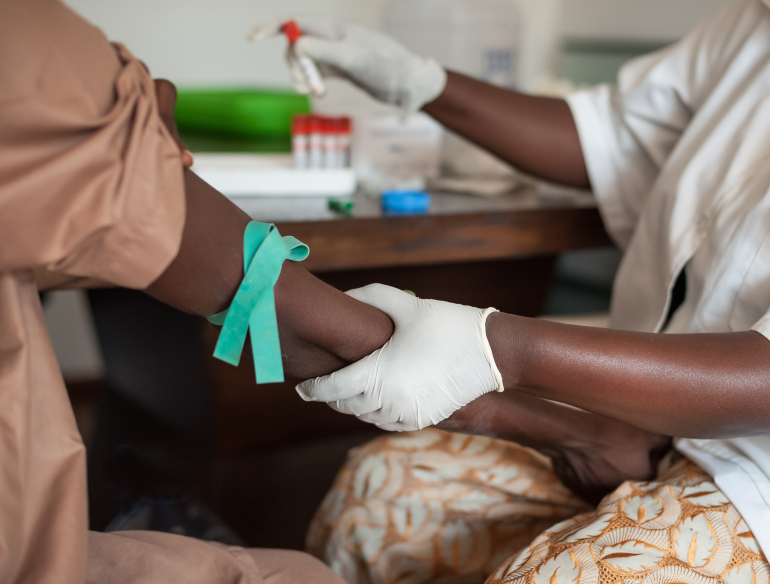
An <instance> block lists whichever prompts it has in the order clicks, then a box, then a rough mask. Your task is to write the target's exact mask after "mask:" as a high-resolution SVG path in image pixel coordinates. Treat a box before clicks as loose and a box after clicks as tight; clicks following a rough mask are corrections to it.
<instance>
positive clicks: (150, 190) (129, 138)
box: [0, 0, 185, 288]
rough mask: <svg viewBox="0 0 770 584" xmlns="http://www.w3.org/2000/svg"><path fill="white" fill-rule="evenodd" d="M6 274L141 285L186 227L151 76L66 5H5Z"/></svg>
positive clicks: (0, 69) (1, 264)
mask: <svg viewBox="0 0 770 584" xmlns="http://www.w3.org/2000/svg"><path fill="white" fill-rule="evenodd" d="M0 128H1V130H0V271H9V270H20V269H28V268H31V267H38V266H47V267H48V268H49V269H52V270H56V271H61V272H66V273H69V274H73V275H79V276H87V277H93V278H98V279H102V280H106V281H109V282H112V283H115V284H118V285H121V286H127V287H134V288H143V287H146V286H147V285H149V284H150V283H152V281H153V280H155V279H156V278H157V277H158V276H159V275H160V274H161V273H162V272H163V270H164V269H165V268H166V267H167V266H168V264H169V263H170V262H171V261H172V260H173V258H174V257H175V255H176V253H177V251H178V248H179V245H180V241H181V234H182V229H183V226H184V218H185V207H184V182H183V170H182V164H181V157H180V153H179V149H178V147H177V146H176V144H175V142H174V140H173V139H172V137H171V136H170V134H169V132H168V131H167V129H166V127H165V126H164V125H163V122H162V121H161V119H160V117H159V114H158V105H157V102H156V98H155V91H154V85H153V81H152V78H151V77H150V75H149V73H148V72H147V70H146V69H145V67H144V66H143V65H142V63H140V62H139V61H137V60H136V59H135V58H134V57H133V56H132V55H131V54H130V53H129V52H128V51H127V50H126V49H125V48H124V47H122V46H121V45H111V44H110V43H108V42H107V39H106V38H105V37H104V35H103V34H102V33H101V32H100V31H99V30H98V29H96V28H94V27H92V26H91V25H89V24H88V23H86V22H85V21H84V20H82V19H81V18H80V17H78V16H77V15H75V14H74V13H73V12H71V11H70V10H69V9H68V8H66V7H65V6H64V5H62V4H61V3H60V2H58V0H8V1H5V2H0Z"/></svg>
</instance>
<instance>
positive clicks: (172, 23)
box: [65, 0, 728, 87]
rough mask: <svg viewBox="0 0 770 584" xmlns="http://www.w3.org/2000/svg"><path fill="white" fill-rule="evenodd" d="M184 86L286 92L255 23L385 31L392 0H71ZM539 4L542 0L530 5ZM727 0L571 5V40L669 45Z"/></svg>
mask: <svg viewBox="0 0 770 584" xmlns="http://www.w3.org/2000/svg"><path fill="white" fill-rule="evenodd" d="M65 1H66V2H67V4H69V5H70V6H71V7H72V8H73V9H75V10H76V11H77V12H79V13H80V14H81V15H83V16H84V17H85V18H87V19H88V20H90V21H91V22H93V23H94V24H96V25H98V26H99V27H101V28H102V29H103V30H104V31H105V32H106V33H107V35H108V36H109V37H110V39H112V40H115V41H120V42H123V43H125V44H126V45H127V46H128V47H129V48H130V49H131V50H132V51H133V53H134V54H135V55H137V56H138V57H139V58H141V59H143V60H145V62H146V63H147V65H148V66H149V67H150V70H151V71H152V73H153V75H154V76H156V77H167V78H169V79H171V80H172V81H174V82H175V83H177V84H180V85H202V84H216V85H228V84H235V85H264V86H274V87H288V86H289V79H288V76H287V74H286V67H285V66H284V64H283V59H282V53H283V50H284V41H283V40H279V39H277V40H274V41H269V42H262V43H249V42H247V41H246V35H247V33H248V31H249V29H250V27H251V25H252V24H254V23H256V22H261V21H263V20H271V19H283V18H286V17H287V16H290V15H309V14H313V15H324V16H329V17H335V18H344V19H347V20H352V21H356V22H359V23H361V24H365V25H368V26H371V27H375V28H379V27H380V25H381V22H382V12H383V7H384V5H385V3H386V2H387V0H130V1H128V2H127V1H125V0H65ZM525 1H528V2H533V3H537V2H538V0H525ZM727 1H728V0H565V1H564V3H563V4H564V9H563V31H564V34H565V36H566V37H567V38H569V39H589V40H606V39H612V40H618V39H620V40H632V41H653V42H658V41H663V42H666V41H670V40H674V39H677V38H679V37H681V36H682V35H683V34H685V33H686V32H687V31H688V30H689V29H690V28H692V27H693V26H694V25H695V24H696V23H697V22H698V21H699V20H700V19H701V18H703V17H704V16H705V15H708V14H710V13H712V12H713V11H714V10H715V9H716V8H717V7H719V6H721V5H723V4H725V3H726V2H727Z"/></svg>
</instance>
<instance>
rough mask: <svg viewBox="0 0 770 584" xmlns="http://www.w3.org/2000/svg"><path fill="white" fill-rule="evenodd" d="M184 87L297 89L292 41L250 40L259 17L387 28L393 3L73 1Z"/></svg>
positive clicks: (111, 34) (154, 69)
mask: <svg viewBox="0 0 770 584" xmlns="http://www.w3.org/2000/svg"><path fill="white" fill-rule="evenodd" d="M65 1H66V3H67V4H68V5H69V6H70V7H72V8H73V9H74V10H75V11H77V12H79V13H80V14H81V15H82V16H84V17H85V18H87V19H88V20H90V21H91V22H93V23H94V24H96V25H98V26H99V27H101V28H102V29H103V30H104V31H105V32H106V33H107V35H108V37H109V38H110V39H111V40H115V41H120V42H123V43H124V44H126V46H128V47H129V49H130V50H131V51H132V52H133V53H134V54H135V55H136V56H137V57H139V58H141V59H143V60H145V61H146V63H147V65H148V66H149V67H150V70H151V72H152V74H153V75H154V76H156V77H167V78H169V79H171V80H172V81H174V82H175V83H177V84H180V85H197V84H225V85H226V84H240V85H266V86H277V87H289V78H288V76H287V74H286V67H285V65H284V63H283V58H282V54H283V51H284V47H285V41H283V40H281V39H277V40H274V41H268V42H260V43H249V42H247V41H246V35H247V34H248V32H249V30H250V28H251V26H252V25H253V24H255V23H257V22H262V21H265V20H273V19H285V18H286V17H288V16H290V15H324V16H331V17H337V18H345V19H348V20H353V21H356V22H359V23H361V24H365V25H368V26H372V27H379V25H380V20H381V12H382V5H383V3H384V1H385V0H130V1H128V2H126V1H125V0H65Z"/></svg>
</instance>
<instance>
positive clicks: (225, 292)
mask: <svg viewBox="0 0 770 584" xmlns="http://www.w3.org/2000/svg"><path fill="white" fill-rule="evenodd" d="M185 185H186V199H187V219H186V223H185V228H184V233H183V235H182V244H181V247H180V250H179V253H178V255H177V257H176V258H175V259H174V261H173V262H172V263H171V265H170V266H169V267H168V269H167V270H166V271H165V272H164V273H163V274H162V275H161V276H160V278H158V280H156V281H155V282H154V283H153V284H152V285H151V286H150V287H149V288H148V290H147V292H148V293H149V294H150V295H152V296H154V297H155V298H158V299H159V300H161V301H163V302H165V303H167V304H170V305H171V306H174V307H176V308H179V309H180V310H183V311H185V312H189V313H191V314H198V315H200V316H211V315H212V314H216V313H218V312H221V311H222V310H224V309H226V308H227V307H228V306H229V305H230V302H232V299H233V297H234V296H235V292H236V290H237V289H238V286H239V285H240V283H241V280H242V279H243V234H244V230H245V229H246V225H248V223H249V221H250V220H251V219H250V218H249V216H248V215H246V213H244V212H243V211H241V210H240V209H239V208H238V207H236V206H235V205H234V204H233V203H232V202H231V201H229V200H228V199H227V198H226V197H224V196H223V195H222V194H220V193H219V192H217V191H216V190H215V189H213V188H212V187H211V186H209V185H208V184H206V183H205V182H204V181H202V180H201V179H200V178H199V177H197V176H196V175H195V174H193V173H192V172H190V171H189V170H188V171H185ZM275 299H276V311H277V316H278V330H279V334H280V337H281V349H282V352H283V357H284V364H285V368H286V373H287V374H289V375H292V376H295V377H303V378H304V377H315V376H318V375H323V374H326V373H330V372H332V371H335V370H337V369H339V368H340V367H342V366H343V365H345V364H346V363H350V362H353V361H356V360H358V359H360V358H362V357H364V356H366V355H368V354H369V353H371V352H372V351H374V350H376V349H378V348H380V347H381V346H382V345H383V344H385V342H386V341H387V340H388V339H389V338H390V336H391V334H392V332H393V325H392V322H391V320H390V318H389V317H388V316H387V315H385V314H384V313H382V312H380V311H379V310H377V309H375V308H372V307H371V306H368V305H365V304H362V303H360V302H358V301H355V300H353V299H352V298H350V297H349V296H347V295H345V294H343V293H342V292H340V291H338V290H335V289H334V288H332V287H330V286H328V285H326V284H324V283H323V282H321V281H320V280H318V279H317V278H315V277H314V276H312V275H310V274H309V273H308V272H307V271H306V270H305V269H304V268H302V267H301V265H299V264H295V263H294V262H286V263H285V264H284V267H283V270H282V272H281V277H280V278H279V280H278V283H277V284H276V287H275Z"/></svg>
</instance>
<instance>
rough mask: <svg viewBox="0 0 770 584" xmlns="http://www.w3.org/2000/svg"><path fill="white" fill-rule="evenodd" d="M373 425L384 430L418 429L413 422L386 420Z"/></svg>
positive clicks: (413, 430) (411, 430) (410, 430)
mask: <svg viewBox="0 0 770 584" xmlns="http://www.w3.org/2000/svg"><path fill="white" fill-rule="evenodd" d="M374 425H375V426H377V427H378V428H379V429H380V430H385V431H386V432H415V431H417V430H419V429H420V428H418V427H417V426H415V425H414V424H406V423H404V422H387V423H382V424H374Z"/></svg>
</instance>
